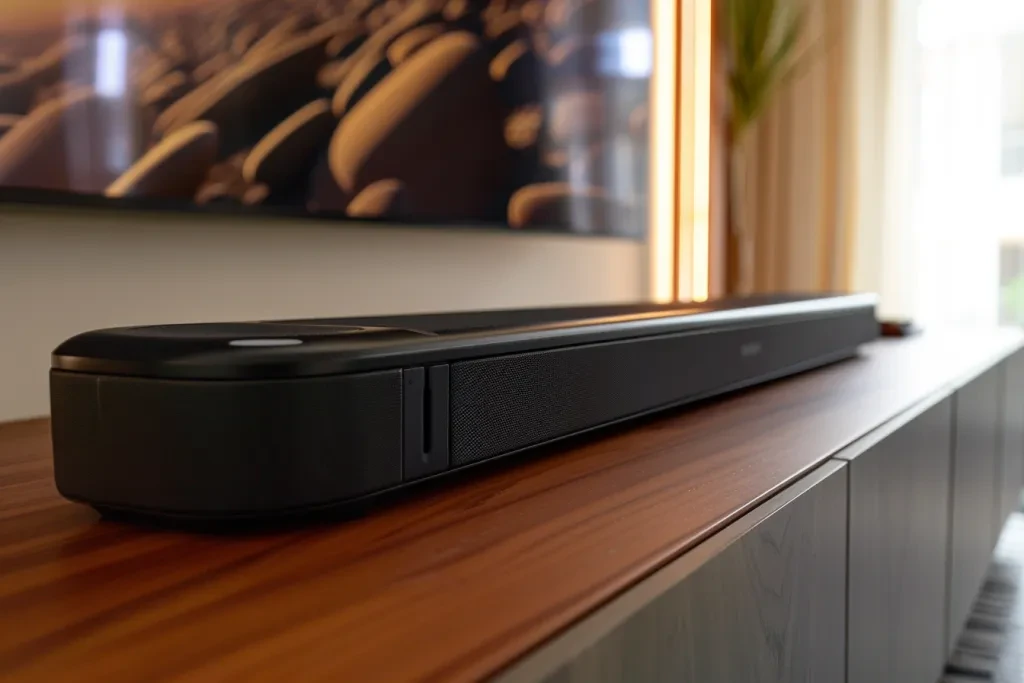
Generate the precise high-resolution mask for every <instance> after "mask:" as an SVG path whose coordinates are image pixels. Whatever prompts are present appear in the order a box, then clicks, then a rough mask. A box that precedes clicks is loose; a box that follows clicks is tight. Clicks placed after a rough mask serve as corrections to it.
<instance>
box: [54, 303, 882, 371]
mask: <svg viewBox="0 0 1024 683" xmlns="http://www.w3.org/2000/svg"><path fill="white" fill-rule="evenodd" d="M875 301H876V297H875V296H874V295H872V294H837V295H817V296H799V295H768V296H757V297H747V298H734V299H722V300H717V301H710V302H704V303H672V304H656V303H637V304H619V305H605V306H579V307H571V308H537V309H518V310H494V311H473V312H464V313H434V314H412V315H394V316H369V317H350V318H318V319H305V320H276V321H256V322H225V323H193V324H177V325H152V326H145V327H125V328H113V329H106V330H98V331H93V332H87V333H85V334H81V335H78V336H75V337H73V338H71V339H69V340H67V341H66V342H64V343H63V344H61V345H60V346H59V347H58V348H57V349H56V350H55V351H54V353H53V357H52V367H53V368H54V369H55V370H66V371H71V372H84V373H92V374H101V375H127V376H135V377H153V378H160V377H163V378H174V379H269V378H296V377H315V376H322V375H333V374H339V373H351V372H365V371H371V370H379V369H386V368H400V367H406V366H409V365H426V364H432V363H448V362H452V361H455V360H469V359H474V358H483V357H488V356H496V355H504V354H511V353H521V352H526V351H539V350H545V349H556V348H564V347H571V346H577V345H581V344H591V343H596V342H608V341H616V340H622V339H629V338H632V337H641V336H651V335H659V334H671V333H676V332H696V331H700V330H708V329H721V328H726V327H731V326H736V325H757V324H766V323H769V322H771V321H779V322H781V321H787V320H788V321H792V320H799V319H801V318H826V317H829V316H833V315H844V314H848V313H849V312H850V311H851V310H863V311H871V312H872V313H873V311H874V306H875Z"/></svg>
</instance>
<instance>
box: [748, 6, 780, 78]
mask: <svg viewBox="0 0 1024 683" xmlns="http://www.w3.org/2000/svg"><path fill="white" fill-rule="evenodd" d="M746 1H747V2H752V3H753V4H754V5H755V8H754V11H753V18H752V19H751V26H750V47H751V53H752V58H753V63H755V64H756V63H758V62H760V61H761V59H762V58H763V56H764V54H765V50H766V49H767V47H768V38H769V36H770V35H771V32H772V24H773V23H775V0H761V1H758V0H746Z"/></svg>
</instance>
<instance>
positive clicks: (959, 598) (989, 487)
mask: <svg viewBox="0 0 1024 683" xmlns="http://www.w3.org/2000/svg"><path fill="white" fill-rule="evenodd" d="M1002 372H1003V366H1002V365H999V366H997V367H995V368H992V369H991V370H988V371H987V372H985V373H984V374H983V375H981V376H980V377H978V378H977V379H975V380H974V381H972V382H970V383H969V384H967V385H965V386H964V387H963V388H962V389H960V390H959V391H958V392H957V393H956V398H955V400H956V404H955V405H956V440H955V447H954V451H953V495H952V505H953V509H952V513H951V517H950V519H951V520H952V525H951V528H950V535H949V539H950V547H949V572H950V574H949V621H948V629H947V641H946V646H947V648H948V649H949V650H952V649H953V646H954V645H955V644H956V640H957V638H958V637H959V635H960V631H961V629H962V628H963V626H964V623H965V622H966V620H967V616H968V614H969V613H970V610H971V606H972V605H973V604H974V599H975V598H976V597H977V595H978V591H979V589H980V588H981V584H982V582H983V581H984V579H985V572H986V570H987V569H988V565H989V561H990V560H991V557H992V549H993V548H994V547H995V543H996V536H997V534H998V531H999V530H998V525H997V523H996V519H997V517H998V514H999V513H998V508H999V498H1000V491H1001V488H1002V487H1001V486H997V474H998V470H999V466H998V462H999V459H1000V457H1001V456H1000V454H999V443H1000V438H999V430H1000V426H1001V424H1002V414H1001V413H1002V400H1001V398H1002V396H1001V395H1002V386H1003V382H1002Z"/></svg>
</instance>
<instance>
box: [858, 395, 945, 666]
mask: <svg viewBox="0 0 1024 683" xmlns="http://www.w3.org/2000/svg"><path fill="white" fill-rule="evenodd" d="M952 434H953V398H952V397H947V398H945V399H943V400H941V401H940V402H939V403H938V404H936V405H934V406H932V407H930V408H929V409H928V410H925V411H924V412H923V413H922V414H921V415H919V416H917V418H916V419H914V420H912V421H910V422H908V423H907V424H904V425H903V426H901V427H900V428H899V429H897V430H896V431H894V432H893V433H892V434H891V435H889V436H888V437H887V438H885V439H883V440H882V441H880V442H879V443H877V444H875V445H874V446H872V447H871V448H868V449H867V450H865V451H863V452H861V453H859V454H857V455H856V457H854V458H852V459H851V461H850V471H849V477H850V508H849V509H850V517H849V525H850V526H849V549H850V550H849V576H848V578H847V581H848V584H847V585H848V586H849V616H848V624H849V646H848V650H847V652H848V657H847V665H848V668H847V677H846V680H847V681H848V683H906V682H908V681H937V680H939V678H940V677H941V674H942V665H943V663H944V662H945V661H946V635H945V627H946V609H945V607H946V604H945V600H944V599H943V596H944V595H945V594H946V580H947V566H946V552H947V548H948V541H949V497H950V494H949V491H950V488H949V487H950V470H951V464H952V463H951V460H952V455H953V444H952ZM848 450H852V449H848Z"/></svg>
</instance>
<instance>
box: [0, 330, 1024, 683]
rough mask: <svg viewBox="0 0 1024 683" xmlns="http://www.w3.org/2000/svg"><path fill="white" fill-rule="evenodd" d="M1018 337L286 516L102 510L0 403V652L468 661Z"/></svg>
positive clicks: (347, 675)
mask: <svg viewBox="0 0 1024 683" xmlns="http://www.w3.org/2000/svg"><path fill="white" fill-rule="evenodd" d="M1020 343H1021V342H1020V337H1019V336H1018V335H1017V334H1016V333H1009V332H1005V333H1004V332H1000V333H995V332H993V333H988V334H980V335H976V336H957V337H944V336H938V335H936V336H932V337H930V336H927V335H926V336H923V337H920V338H916V339H910V340H902V341H879V342H876V343H874V344H871V345H869V346H867V347H865V349H864V351H863V353H862V354H861V357H859V358H855V359H853V360H849V361H845V362H842V363H839V364H837V365H833V366H830V367H827V368H823V369H821V370H817V371H814V372H811V373H808V374H805V375H801V376H798V377H794V378H790V379H787V380H783V381H779V382H775V383H772V384H770V385H767V386H764V387H760V388H756V389H753V390H748V391H744V392H742V393H739V394H736V395H734V396H731V397H728V398H725V399H721V400H717V401H712V402H706V403H704V404H702V405H700V406H698V407H690V408H686V409H682V410H676V411H672V412H670V413H667V414H663V415H661V416H658V417H655V418H648V419H645V420H643V421H641V422H640V423H639V424H633V425H627V426H625V427H621V428H617V429H614V430H611V431H605V432H602V433H600V434H598V435H595V436H593V437H590V438H587V439H586V440H584V441H577V442H576V443H574V444H571V445H568V446H562V447H560V448H558V449H549V451H548V452H546V453H544V454H543V455H538V456H533V457H520V458H513V459H510V460H509V461H508V462H506V463H502V464H496V465H494V466H489V467H483V468H480V469H478V470H477V471H475V472H473V473H472V476H465V477H460V478H458V479H457V480H456V481H453V482H450V483H447V484H442V485H437V486H433V487H430V488H429V489H427V490H422V491H420V492H418V493H414V494H412V495H409V496H405V497H403V498H402V499H401V500H397V501H392V502H391V503H390V504H388V505H386V506H382V507H379V508H378V509H375V510H373V511H372V514H368V515H365V516H362V517H356V518H353V519H347V520H333V521H326V520H325V521H321V522H320V523H318V524H315V525H312V526H310V525H306V526H303V527H298V528H296V527H293V528H279V529H273V530H267V529H263V530H245V531H244V532H238V531H236V532H234V533H206V534H200V533H194V532H191V533H190V532H182V531H174V530H167V529H153V528H148V529H147V528H142V527H136V526H132V525H128V524H124V523H118V522H112V521H105V520H101V519H100V518H99V517H98V516H97V515H96V513H94V512H93V511H92V510H91V509H89V508H87V507H84V506H81V505H76V504H72V503H69V502H67V501H65V500H63V499H62V498H61V497H60V496H59V495H58V494H57V492H56V490H55V489H54V486H53V477H52V466H51V454H50V445H49V431H48V430H49V427H48V423H47V422H46V421H45V420H38V421H32V422H22V423H15V424H9V425H3V426H0V673H3V674H4V675H8V676H11V678H13V679H14V680H47V681H52V680H58V679H60V678H61V677H62V675H65V676H66V675H68V674H73V676H74V677H75V678H76V679H77V680H123V679H128V680H147V681H157V680H163V679H171V678H174V679H181V680H206V679H208V678H209V679H215V680H224V679H226V678H230V679H243V680H292V679H293V678H294V677H295V676H296V675H299V676H300V677H301V678H302V679H303V680H332V681H333V680H346V681H378V680H379V681H412V680H430V681H445V682H450V681H464V680H473V679H477V678H480V677H483V676H486V675H488V674H492V673H494V672H496V671H498V670H500V669H501V668H502V667H504V666H506V665H508V664H509V663H510V662H512V661H513V660H515V659H516V658H517V657H519V656H521V655H522V654H524V653H525V652H527V651H528V650H530V649H531V648H533V647H535V646H537V645H538V644H540V643H541V642H543V641H544V640H545V639H547V638H549V637H550V636H552V635H553V634H555V633H556V632H558V631H559V630H561V629H563V628H565V627H566V626H568V625H569V624H570V623H572V622H573V621H574V620H576V619H578V618H580V617H581V616H582V615H584V614H586V613H587V612H589V611H591V610H593V609H594V608H595V607H597V606H598V605H600V604H601V603H602V602H604V601H607V600H608V599H609V598H610V597H612V596H613V595H615V594H616V593H618V592H620V591H622V590H623V589H624V588H625V587H627V586H628V585H630V584H631V583H633V582H636V581H637V580H639V579H640V578H642V577H644V576H646V575H648V574H650V573H651V572H653V571H654V570H656V569H657V568H658V567H660V566H662V565H664V564H665V563H667V562H668V561H670V560H671V559H672V558H674V557H676V556H678V555H679V554H680V553H682V552H684V551H685V550H687V549H688V548H691V547H692V546H693V545H694V544H696V543H698V542H700V541H701V540H702V539H704V538H706V537H707V536H708V535H709V534H712V533H713V532H715V531H716V530H718V529H720V528H721V527H722V526H724V525H725V524H727V523H729V522H730V521H732V520H734V519H736V518H737V517H738V516H740V515H741V514H743V513H744V512H746V511H748V510H750V509H751V508H752V507H754V506H755V505H757V504H758V503H759V502H761V501H763V500H765V499H766V498H767V497H769V496H771V495H772V494H773V493H774V492H776V491H778V490H779V489H780V488H782V487H784V486H786V485H787V484H789V483H791V482H792V481H794V480H795V479H796V478H798V477H800V476H801V475H802V474H804V473H806V472H807V471H808V470H810V469H811V468H813V467H815V466H816V465H818V464H819V463H821V462H822V461H823V460H825V459H827V458H829V457H830V456H832V455H834V454H835V453H836V452H837V451H839V450H840V449H842V448H844V447H845V446H847V445H849V444H850V443H851V442H853V441H855V440H856V439H858V438H859V437H861V436H863V435H865V434H866V433H868V432H869V431H871V430H872V429H875V428H877V427H878V426H879V425H881V424H882V423H884V422H885V421H887V420H889V419H891V418H892V417H894V416H895V415H897V414H898V413H900V412H901V411H903V410H906V409H908V408H909V407H911V406H912V405H913V404H915V403H917V402H918V401H921V400H924V399H926V398H928V397H929V396H933V395H935V394H936V393H937V392H943V391H946V392H948V391H950V390H951V389H952V388H954V387H955V386H957V385H958V383H962V382H963V381H965V380H966V379H967V378H969V377H970V376H972V375H973V374H976V373H977V372H980V371H981V370H982V369H984V368H985V367H988V366H991V365H993V364H994V363H996V362H997V361H998V360H1000V359H1001V358H1003V357H1005V356H1006V355H1008V354H1009V353H1011V352H1012V351H1014V350H1015V349H1017V348H1018V347H1019V346H1020ZM139 457H145V454H144V453H140V454H139ZM5 680H7V679H5Z"/></svg>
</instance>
